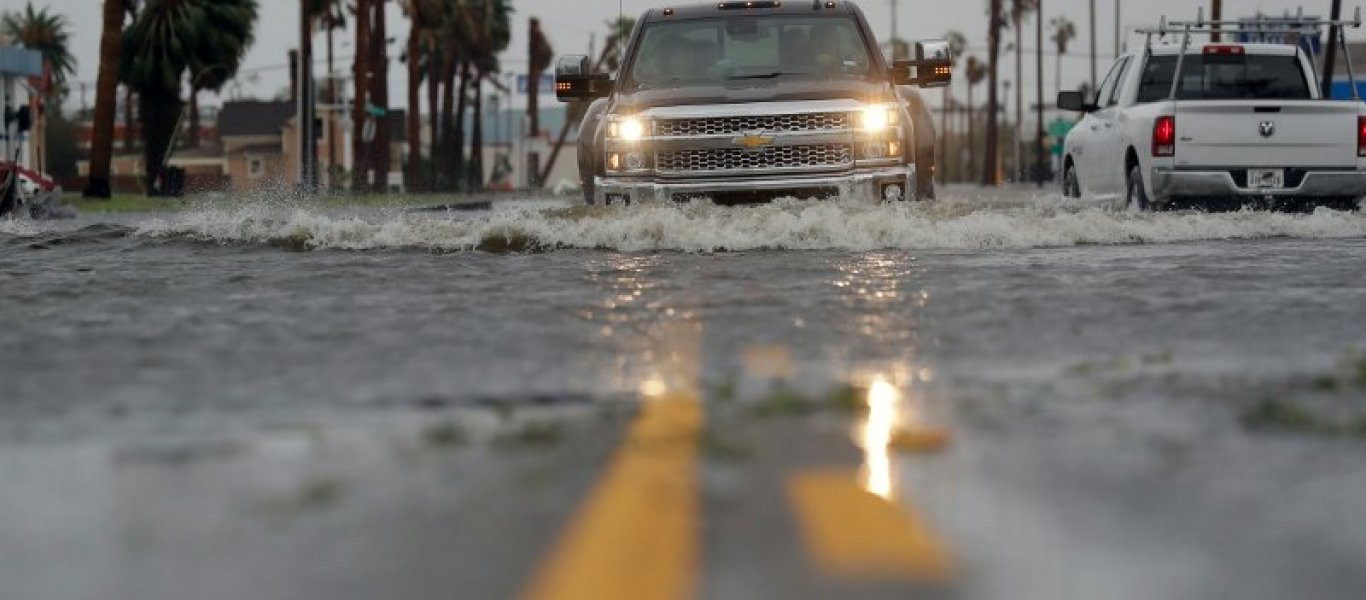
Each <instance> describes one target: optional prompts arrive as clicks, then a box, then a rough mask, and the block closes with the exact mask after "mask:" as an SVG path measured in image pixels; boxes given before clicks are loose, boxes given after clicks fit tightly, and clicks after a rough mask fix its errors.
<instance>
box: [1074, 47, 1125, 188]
mask: <svg viewBox="0 0 1366 600" xmlns="http://www.w3.org/2000/svg"><path fill="white" fill-rule="evenodd" d="M1129 61H1130V58H1129V57H1127V56H1126V57H1124V58H1121V59H1120V60H1119V61H1118V62H1116V63H1115V64H1114V66H1112V67H1110V72H1109V73H1108V74H1107V75H1106V76H1105V81H1104V82H1103V83H1101V85H1100V91H1099V92H1098V93H1097V94H1096V106H1097V109H1096V111H1095V112H1093V113H1091V118H1090V119H1087V123H1086V125H1085V126H1086V127H1087V129H1088V131H1087V132H1086V140H1087V144H1088V146H1089V147H1088V148H1087V149H1086V152H1085V154H1086V157H1085V159H1084V160H1085V161H1086V164H1085V165H1084V169H1083V172H1084V173H1085V175H1084V176H1085V177H1086V178H1087V180H1088V181H1087V183H1086V184H1085V185H1086V187H1087V188H1088V189H1089V191H1090V192H1091V193H1092V194H1093V195H1096V196H1100V197H1103V198H1104V197H1109V196H1112V195H1114V194H1117V193H1119V192H1121V191H1123V190H1124V183H1125V181H1124V162H1123V161H1124V155H1123V150H1118V149H1117V147H1118V146H1120V145H1121V144H1122V135H1121V130H1120V127H1119V92H1120V88H1121V87H1122V86H1121V85H1120V83H1121V82H1122V81H1123V80H1124V77H1123V76H1124V71H1125V70H1126V68H1127V67H1128V65H1129Z"/></svg>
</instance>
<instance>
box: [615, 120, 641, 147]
mask: <svg viewBox="0 0 1366 600" xmlns="http://www.w3.org/2000/svg"><path fill="white" fill-rule="evenodd" d="M644 136H645V123H644V122H642V121H641V120H640V119H638V118H636V117H626V118H624V119H620V120H617V121H612V122H610V123H608V124H607V137H608V139H613V140H625V141H628V142H629V141H634V140H638V139H640V138H642V137H644Z"/></svg>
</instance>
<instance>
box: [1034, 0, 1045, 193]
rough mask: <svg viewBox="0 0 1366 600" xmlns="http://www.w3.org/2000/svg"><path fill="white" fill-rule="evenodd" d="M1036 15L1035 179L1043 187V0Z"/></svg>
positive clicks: (1035, 11)
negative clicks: (1036, 104) (1037, 83)
mask: <svg viewBox="0 0 1366 600" xmlns="http://www.w3.org/2000/svg"><path fill="white" fill-rule="evenodd" d="M1034 17H1035V18H1036V19H1038V20H1037V21H1035V22H1034V52H1035V54H1034V69H1035V77H1036V78H1037V79H1038V80H1039V85H1038V87H1036V88H1035V89H1034V94H1035V96H1034V97H1035V99H1036V100H1037V101H1038V104H1039V105H1038V106H1037V107H1035V109H1034V110H1035V111H1036V112H1035V114H1034V118H1035V119H1036V121H1037V122H1036V123H1034V127H1035V129H1034V151H1035V152H1036V153H1037V155H1036V156H1035V157H1034V168H1035V173H1034V181H1035V182H1036V183H1037V184H1038V186H1039V187H1043V175H1044V147H1043V135H1044V129H1043V0H1039V1H1038V2H1037V3H1035V6H1034Z"/></svg>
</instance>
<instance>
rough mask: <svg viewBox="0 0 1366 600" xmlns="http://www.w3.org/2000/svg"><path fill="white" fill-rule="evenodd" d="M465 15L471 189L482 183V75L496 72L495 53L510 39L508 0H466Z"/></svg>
mask: <svg viewBox="0 0 1366 600" xmlns="http://www.w3.org/2000/svg"><path fill="white" fill-rule="evenodd" d="M467 7H468V8H469V10H467V11H466V13H465V14H466V18H467V19H469V25H468V31H469V32H470V34H471V48H472V50H473V53H472V55H471V58H472V60H471V66H472V67H473V68H474V70H475V75H476V76H475V86H474V99H473V102H474V118H473V124H472V125H473V127H474V131H473V132H471V134H470V138H471V139H470V164H469V177H470V179H469V187H470V189H476V190H477V189H483V187H484V102H483V101H484V95H483V89H484V85H483V83H484V79H486V78H488V77H489V76H490V75H492V74H494V73H497V72H499V70H500V67H499V65H498V53H500V52H502V51H504V50H506V49H507V47H508V44H509V43H510V42H511V40H512V23H511V17H512V5H511V3H510V2H509V0H468V3H467Z"/></svg>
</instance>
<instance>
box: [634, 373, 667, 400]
mask: <svg viewBox="0 0 1366 600" xmlns="http://www.w3.org/2000/svg"><path fill="white" fill-rule="evenodd" d="M666 391H668V389H667V386H665V385H664V380H663V379H659V378H654V377H652V378H650V379H646V380H644V381H642V382H640V395H642V396H645V397H646V398H657V397H659V396H663V395H664V392H666Z"/></svg>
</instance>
